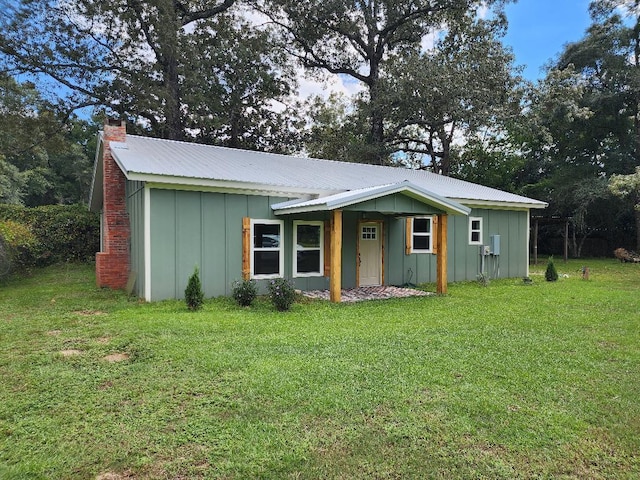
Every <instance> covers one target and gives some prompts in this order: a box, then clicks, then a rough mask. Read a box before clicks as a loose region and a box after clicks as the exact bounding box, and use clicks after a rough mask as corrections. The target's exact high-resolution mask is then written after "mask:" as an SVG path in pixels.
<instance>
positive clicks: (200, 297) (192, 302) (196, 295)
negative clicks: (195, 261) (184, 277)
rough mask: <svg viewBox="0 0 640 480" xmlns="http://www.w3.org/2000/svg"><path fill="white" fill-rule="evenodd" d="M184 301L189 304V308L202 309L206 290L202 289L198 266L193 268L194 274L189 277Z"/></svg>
mask: <svg viewBox="0 0 640 480" xmlns="http://www.w3.org/2000/svg"><path fill="white" fill-rule="evenodd" d="M184 301H185V302H186V304H187V307H188V308H189V310H194V311H195V310H200V308H202V304H203V303H204V292H203V291H202V284H201V283H200V271H199V270H198V267H197V266H196V267H195V268H194V270H193V275H191V277H189V282H188V283H187V288H186V289H185V291H184Z"/></svg>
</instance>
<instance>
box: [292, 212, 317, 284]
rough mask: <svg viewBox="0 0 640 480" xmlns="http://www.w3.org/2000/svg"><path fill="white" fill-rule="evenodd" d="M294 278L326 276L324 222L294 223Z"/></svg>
mask: <svg viewBox="0 0 640 480" xmlns="http://www.w3.org/2000/svg"><path fill="white" fill-rule="evenodd" d="M293 244H294V245H295V248H294V251H293V276H294V277H320V276H322V275H323V274H324V222H302V221H300V222H293Z"/></svg>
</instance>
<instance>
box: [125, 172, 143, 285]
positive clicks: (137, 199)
mask: <svg viewBox="0 0 640 480" xmlns="http://www.w3.org/2000/svg"><path fill="white" fill-rule="evenodd" d="M125 192H126V196H127V212H128V214H129V225H130V228H131V240H130V246H129V253H130V261H131V267H130V268H131V272H132V273H133V274H134V275H135V283H134V285H133V293H135V294H136V295H138V296H143V295H144V183H142V182H133V181H127V183H126V190H125Z"/></svg>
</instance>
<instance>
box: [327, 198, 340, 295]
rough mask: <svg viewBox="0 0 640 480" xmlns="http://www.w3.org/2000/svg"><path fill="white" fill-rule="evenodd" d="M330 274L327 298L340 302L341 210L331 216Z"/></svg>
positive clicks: (335, 211)
mask: <svg viewBox="0 0 640 480" xmlns="http://www.w3.org/2000/svg"><path fill="white" fill-rule="evenodd" d="M330 265H331V266H330V271H331V276H330V277H329V298H330V300H331V301H332V302H334V303H340V299H341V290H342V210H334V211H333V212H332V216H331V261H330Z"/></svg>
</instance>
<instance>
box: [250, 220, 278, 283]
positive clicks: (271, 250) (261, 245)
mask: <svg viewBox="0 0 640 480" xmlns="http://www.w3.org/2000/svg"><path fill="white" fill-rule="evenodd" d="M283 231H284V228H283V222H282V220H251V277H252V278H274V277H281V276H282V273H283V271H284V257H283V247H284V242H283V241H282V240H283V239H282V233H283Z"/></svg>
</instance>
